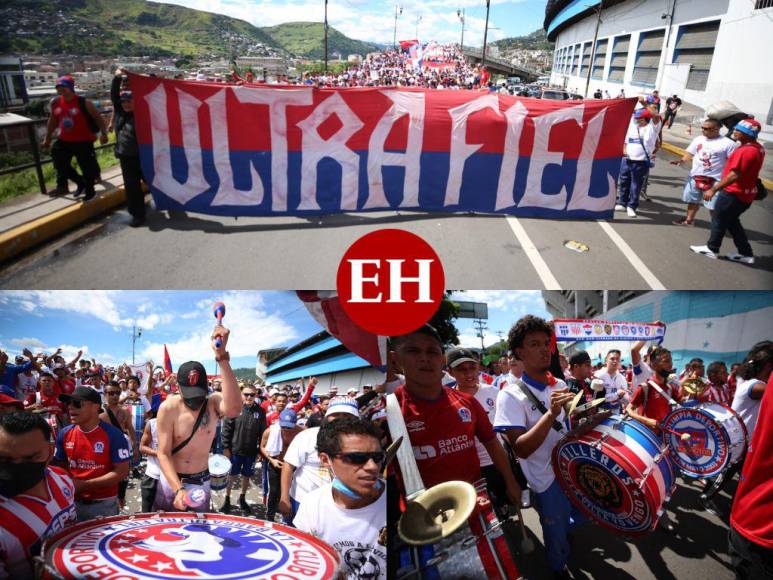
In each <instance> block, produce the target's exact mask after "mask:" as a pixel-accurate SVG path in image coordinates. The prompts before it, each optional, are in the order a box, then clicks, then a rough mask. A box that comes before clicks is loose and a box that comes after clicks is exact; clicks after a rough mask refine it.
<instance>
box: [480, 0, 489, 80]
mask: <svg viewBox="0 0 773 580" xmlns="http://www.w3.org/2000/svg"><path fill="white" fill-rule="evenodd" d="M490 6H491V0H486V28H484V29H483V56H482V57H481V59H480V66H486V41H487V39H488V12H489V7H490Z"/></svg>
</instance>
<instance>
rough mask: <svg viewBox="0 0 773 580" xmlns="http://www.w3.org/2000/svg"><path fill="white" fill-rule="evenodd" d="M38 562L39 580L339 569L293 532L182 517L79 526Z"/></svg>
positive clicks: (240, 576)
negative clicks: (42, 569) (40, 568)
mask: <svg viewBox="0 0 773 580" xmlns="http://www.w3.org/2000/svg"><path fill="white" fill-rule="evenodd" d="M42 554H43V556H42V558H43V566H44V571H43V574H42V577H43V578H47V579H53V578H56V579H70V578H121V579H124V580H130V579H154V580H167V579H172V578H210V579H213V580H218V579H224V580H225V579H228V580H247V579H252V578H277V579H289V578H308V579H309V580H314V579H317V580H322V579H326V578H333V577H335V575H336V573H337V572H338V570H339V567H340V558H339V556H338V553H337V552H336V551H335V550H334V549H333V548H331V547H330V546H328V545H327V544H326V543H324V542H322V541H320V540H318V539H316V538H314V537H313V536H311V535H309V534H305V533H303V532H300V531H298V530H296V529H293V528H288V527H286V526H283V525H280V524H274V523H269V522H265V521H262V520H255V519H251V518H242V517H238V516H227V515H224V514H198V515H197V514H192V513H182V512H181V513H177V512H175V513H165V512H159V513H156V514H138V515H136V516H131V517H128V518H127V517H124V516H115V517H110V518H104V519H99V520H91V521H87V522H82V523H79V524H76V525H75V526H72V527H69V528H67V529H66V530H63V531H61V532H59V533H58V534H55V535H54V536H52V537H50V538H49V539H48V540H46V542H45V543H44V544H43V551H42Z"/></svg>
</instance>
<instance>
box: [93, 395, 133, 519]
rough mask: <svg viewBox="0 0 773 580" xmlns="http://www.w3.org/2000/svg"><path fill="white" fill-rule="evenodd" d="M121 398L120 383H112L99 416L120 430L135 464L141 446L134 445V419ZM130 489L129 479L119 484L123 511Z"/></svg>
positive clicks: (119, 497) (119, 500)
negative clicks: (122, 403)
mask: <svg viewBox="0 0 773 580" xmlns="http://www.w3.org/2000/svg"><path fill="white" fill-rule="evenodd" d="M120 396H121V387H120V386H118V383H117V382H115V381H111V382H110V383H108V385H107V388H106V389H105V401H106V403H107V404H106V405H105V406H104V408H103V409H102V412H101V413H100V415H99V418H100V420H101V421H104V422H105V423H110V424H111V425H112V426H113V427H115V428H116V429H119V430H120V431H121V432H122V433H123V436H124V437H125V438H126V444H127V445H128V446H129V451H130V452H132V455H133V459H134V462H135V463H139V459H140V452H139V445H135V444H132V441H133V440H134V425H132V417H131V415H130V414H129V411H128V410H127V409H126V407H124V406H123V405H121V403H119V398H120ZM128 487H129V479H128V478H127V479H123V480H121V483H120V484H118V504H119V505H120V507H121V509H123V507H124V505H125V503H126V489H127V488H128Z"/></svg>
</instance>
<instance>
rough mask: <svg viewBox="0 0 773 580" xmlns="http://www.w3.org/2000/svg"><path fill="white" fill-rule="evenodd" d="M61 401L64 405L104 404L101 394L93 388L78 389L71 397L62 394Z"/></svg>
mask: <svg viewBox="0 0 773 580" xmlns="http://www.w3.org/2000/svg"><path fill="white" fill-rule="evenodd" d="M59 400H60V401H62V403H69V402H70V401H88V402H90V403H96V404H97V405H101V404H102V397H101V396H100V394H99V393H98V392H97V391H96V390H94V389H92V388H91V387H76V389H75V390H74V391H73V392H72V394H71V395H67V394H61V395H59Z"/></svg>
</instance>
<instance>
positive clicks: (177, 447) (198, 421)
mask: <svg viewBox="0 0 773 580" xmlns="http://www.w3.org/2000/svg"><path fill="white" fill-rule="evenodd" d="M207 409H209V399H208V398H207V399H204V404H203V405H202V406H201V410H200V411H199V416H198V417H196V422H195V423H194V424H193V429H192V430H191V434H190V435H188V438H187V439H186V440H185V441H183V442H182V443H178V444H177V445H175V447H174V449H172V455H174V454H175V453H177V452H178V451H180V449H182V448H183V447H185V446H186V445H188V443H190V441H191V439H193V436H194V435H195V434H196V431H198V430H199V425H201V421H202V420H203V419H204V414H205V413H206V412H207Z"/></svg>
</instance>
